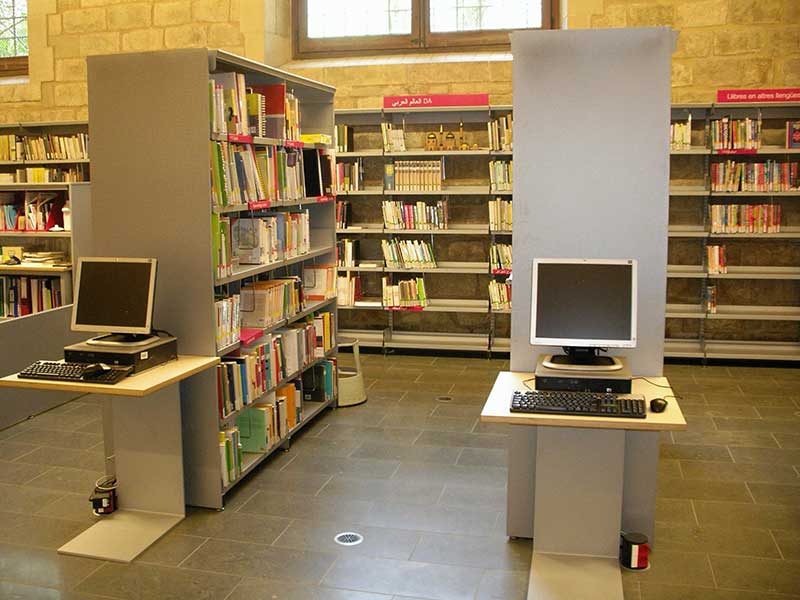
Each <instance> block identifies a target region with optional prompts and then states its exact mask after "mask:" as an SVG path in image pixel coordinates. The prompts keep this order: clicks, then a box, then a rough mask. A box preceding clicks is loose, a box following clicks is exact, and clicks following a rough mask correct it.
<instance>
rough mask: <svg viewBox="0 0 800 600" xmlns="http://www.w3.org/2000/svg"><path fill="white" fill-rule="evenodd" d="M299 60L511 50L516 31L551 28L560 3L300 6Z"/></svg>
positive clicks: (340, 1)
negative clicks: (511, 35) (381, 53)
mask: <svg viewBox="0 0 800 600" xmlns="http://www.w3.org/2000/svg"><path fill="white" fill-rule="evenodd" d="M294 5H295V14H294V17H295V24H296V27H295V36H296V37H295V55H297V56H306V57H308V56H319V55H322V54H324V55H326V56H331V55H336V54H339V55H341V54H355V53H360V52H365V51H367V52H370V51H371V52H374V51H385V52H402V51H409V50H436V49H453V48H476V47H487V46H489V47H498V48H500V47H508V33H509V31H510V30H512V29H539V28H549V27H550V26H551V23H555V22H556V20H555V17H556V15H555V14H554V13H553V10H552V9H553V8H554V7H556V6H557V5H558V0H370V1H369V2H363V1H360V0H298V1H297V2H295V3H294Z"/></svg>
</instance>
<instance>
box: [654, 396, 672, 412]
mask: <svg viewBox="0 0 800 600" xmlns="http://www.w3.org/2000/svg"><path fill="white" fill-rule="evenodd" d="M667 404H668V402H667V401H666V400H664V399H663V398H653V399H652V400H650V411H651V412H654V413H662V412H664V411H665V410H667Z"/></svg>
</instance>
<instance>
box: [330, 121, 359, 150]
mask: <svg viewBox="0 0 800 600" xmlns="http://www.w3.org/2000/svg"><path fill="white" fill-rule="evenodd" d="M333 143H334V144H335V145H336V151H337V152H354V151H355V144H354V143H353V128H352V127H351V126H350V125H336V126H334V128H333Z"/></svg>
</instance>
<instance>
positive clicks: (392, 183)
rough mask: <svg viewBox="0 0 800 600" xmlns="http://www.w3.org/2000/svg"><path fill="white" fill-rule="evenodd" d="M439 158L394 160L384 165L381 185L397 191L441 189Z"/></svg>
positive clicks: (441, 171)
mask: <svg viewBox="0 0 800 600" xmlns="http://www.w3.org/2000/svg"><path fill="white" fill-rule="evenodd" d="M443 179H444V169H443V168H442V161H441V160H396V161H394V163H388V164H385V165H384V173H383V187H384V188H385V189H387V190H393V191H398V192H412V191H419V192H434V191H438V190H441V189H442V180H443Z"/></svg>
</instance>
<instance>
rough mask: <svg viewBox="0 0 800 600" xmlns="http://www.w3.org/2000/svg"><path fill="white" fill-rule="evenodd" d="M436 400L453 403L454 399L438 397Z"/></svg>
mask: <svg viewBox="0 0 800 600" xmlns="http://www.w3.org/2000/svg"><path fill="white" fill-rule="evenodd" d="M436 400H437V402H452V401H453V397H452V396H436Z"/></svg>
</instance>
